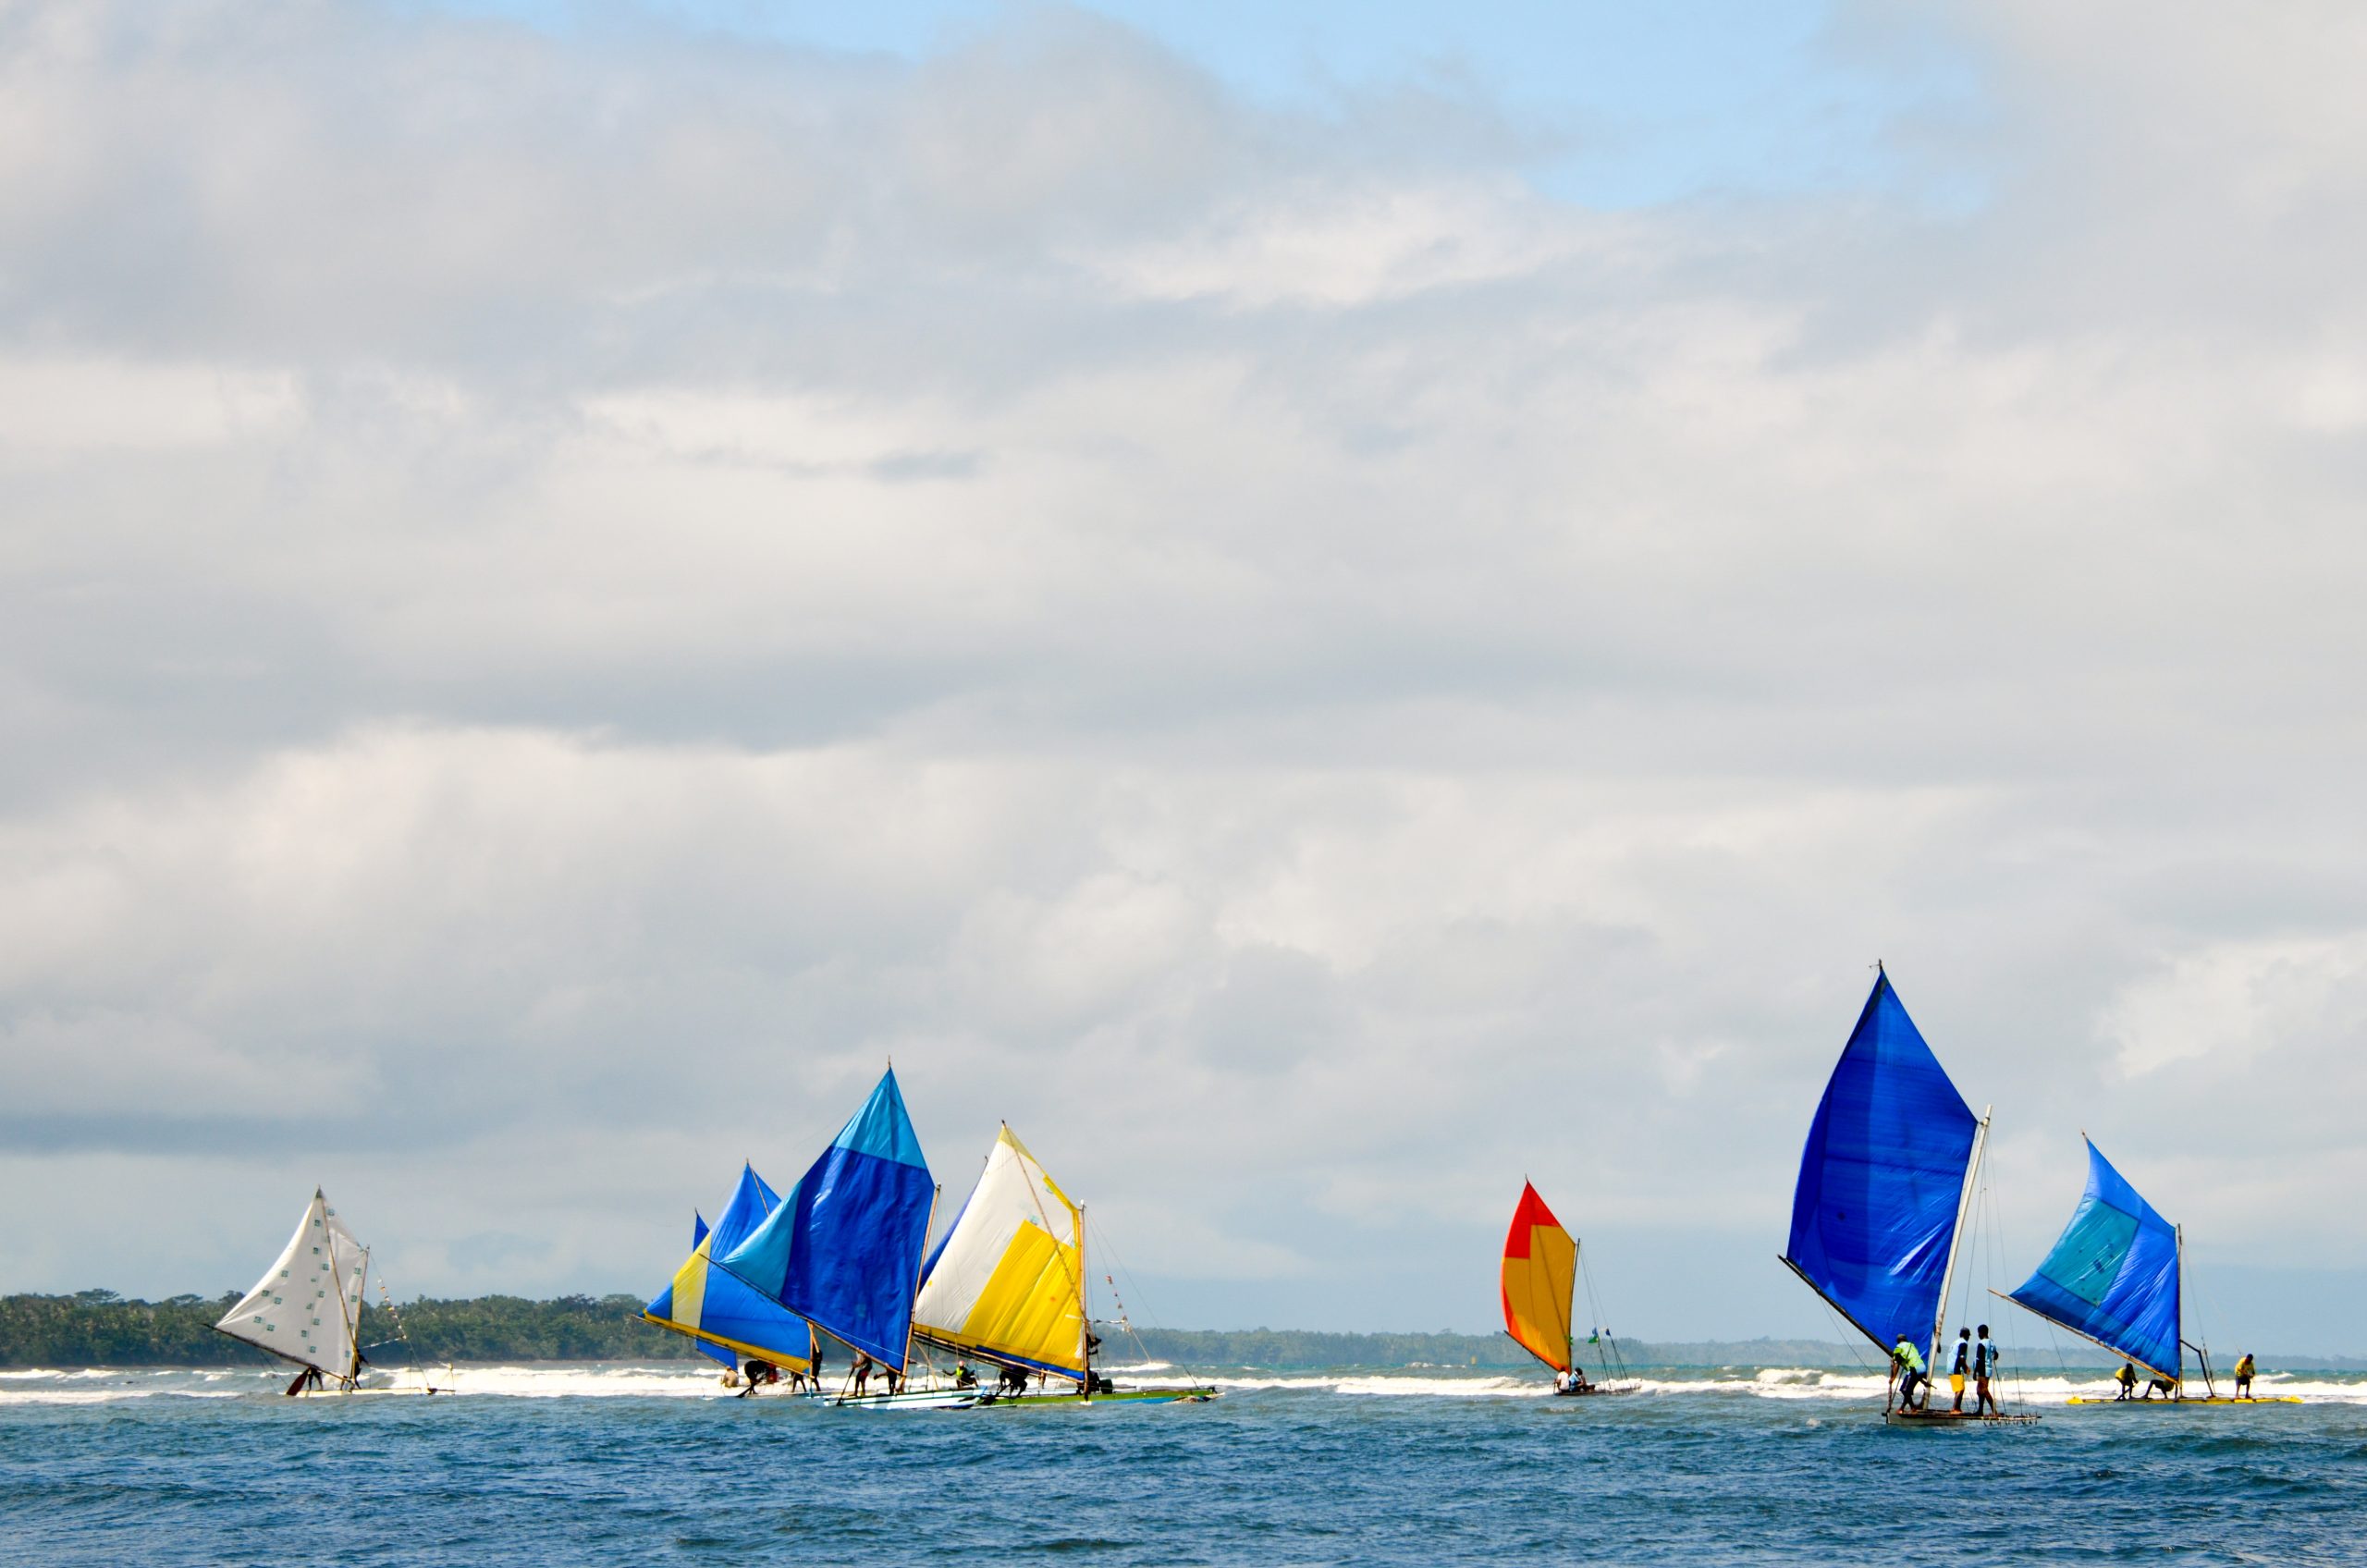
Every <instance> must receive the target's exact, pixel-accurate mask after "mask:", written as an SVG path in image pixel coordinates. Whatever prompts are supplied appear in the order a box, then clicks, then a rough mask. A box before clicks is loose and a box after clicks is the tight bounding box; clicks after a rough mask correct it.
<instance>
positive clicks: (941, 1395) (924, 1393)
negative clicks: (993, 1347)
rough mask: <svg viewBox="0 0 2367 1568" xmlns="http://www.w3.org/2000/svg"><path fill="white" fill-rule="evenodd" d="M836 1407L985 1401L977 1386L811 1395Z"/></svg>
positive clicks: (945, 1406)
mask: <svg viewBox="0 0 2367 1568" xmlns="http://www.w3.org/2000/svg"><path fill="white" fill-rule="evenodd" d="M805 1397H806V1398H808V1399H811V1400H813V1401H814V1402H815V1403H818V1404H827V1405H828V1406H829V1407H830V1408H831V1409H833V1410H967V1409H969V1408H970V1407H971V1406H972V1405H974V1404H979V1403H984V1402H983V1401H981V1400H980V1399H979V1398H978V1394H977V1390H975V1389H914V1390H908V1391H906V1392H904V1393H901V1394H808V1395H806V1396H805Z"/></svg>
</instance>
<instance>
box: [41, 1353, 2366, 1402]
mask: <svg viewBox="0 0 2367 1568" xmlns="http://www.w3.org/2000/svg"><path fill="white" fill-rule="evenodd" d="M1110 1373H1111V1375H1112V1376H1114V1377H1116V1378H1119V1379H1120V1380H1121V1382H1122V1383H1148V1384H1152V1385H1156V1384H1159V1383H1171V1382H1180V1381H1183V1380H1184V1379H1186V1378H1189V1379H1190V1380H1192V1381H1195V1382H1208V1383H1212V1384H1214V1385H1215V1386H1216V1387H1217V1388H1218V1389H1219V1390H1221V1391H1223V1392H1225V1393H1228V1394H1233V1395H1241V1396H1257V1395H1284V1396H1287V1395H1343V1396H1347V1397H1351V1398H1358V1399H1458V1400H1471V1399H1541V1398H1545V1397H1548V1396H1550V1395H1551V1392H1552V1388H1551V1384H1550V1383H1549V1382H1548V1381H1547V1380H1546V1379H1545V1378H1541V1377H1534V1376H1527V1375H1515V1374H1507V1373H1502V1372H1495V1371H1487V1370H1472V1371H1461V1370H1451V1369H1448V1368H1443V1367H1409V1368H1397V1369H1382V1368H1370V1367H1343V1368H1339V1369H1335V1370H1331V1371H1323V1372H1303V1371H1297V1370H1291V1371H1282V1370H1273V1371H1268V1370H1264V1369H1260V1368H1255V1367H1238V1368H1230V1369H1226V1370H1223V1371H1220V1372H1217V1373H1215V1374H1214V1375H1213V1376H1210V1375H1206V1374H1199V1373H1196V1372H1194V1371H1193V1369H1191V1368H1188V1367H1184V1368H1178V1367H1176V1366H1172V1365H1171V1364H1170V1363H1167V1362H1163V1361H1150V1362H1137V1363H1134V1364H1131V1365H1126V1366H1111V1367H1110ZM287 1380H288V1374H287V1373H285V1372H283V1371H280V1370H277V1369H276V1368H265V1369H249V1368H239V1369H236V1370H222V1369H210V1370H194V1369H162V1370H158V1369H141V1368H119V1367H82V1368H56V1367H28V1368H20V1369H15V1370H9V1371H0V1406H6V1405H11V1404H104V1403H112V1402H116V1401H122V1400H152V1399H246V1398H276V1397H277V1396H278V1393H279V1390H281V1389H282V1388H283V1387H285V1386H286V1383H287ZM431 1386H432V1387H433V1388H434V1389H435V1391H436V1392H437V1393H439V1394H452V1395H457V1396H459V1397H460V1398H463V1399H520V1400H548V1399H715V1398H722V1397H727V1396H728V1395H729V1393H730V1391H731V1390H727V1389H726V1388H725V1387H724V1386H723V1385H722V1383H721V1381H720V1376H719V1373H718V1371H717V1369H716V1368H714V1367H712V1366H693V1365H689V1364H669V1365H661V1366H652V1365H636V1364H621V1363H620V1364H588V1365H587V1364H573V1365H533V1366H520V1365H493V1364H465V1365H460V1366H433V1367H427V1368H424V1369H417V1370H413V1369H405V1370H400V1371H395V1372H385V1371H381V1372H378V1373H375V1374H374V1375H373V1376H372V1377H371V1378H370V1379H369V1381H368V1385H367V1386H365V1387H364V1388H363V1389H362V1390H361V1391H362V1394H364V1395H376V1396H388V1397H391V1396H401V1395H417V1394H419V1393H421V1392H423V1391H424V1390H425V1389H426V1388H427V1387H431ZM1610 1386H1611V1387H1612V1388H1613V1389H1615V1390H1618V1391H1621V1392H1625V1393H1632V1394H1636V1395H1640V1396H1645V1397H1649V1398H1654V1399H1687V1398H1719V1399H1753V1400H1768V1401H1778V1402H1782V1401H1790V1402H1800V1403H1818V1402H1822V1403H1846V1402H1855V1403H1880V1402H1881V1400H1882V1398H1883V1377H1882V1375H1881V1374H1880V1373H1878V1372H1867V1371H1863V1370H1836V1369H1834V1368H1831V1367H1818V1366H1768V1367H1732V1368H1719V1369H1705V1370H1702V1371H1698V1372H1696V1371H1689V1370H1688V1371H1671V1370H1667V1369H1663V1368H1650V1369H1645V1370H1643V1371H1639V1372H1637V1373H1636V1374H1634V1375H1632V1376H1629V1377H1625V1378H1614V1379H1613V1380H1612V1381H1611V1384H1610ZM1945 1386H1946V1385H1945V1384H1944V1383H1943V1384H1942V1388H1943V1390H1944V1389H1945ZM2221 1387H2222V1389H2223V1390H2225V1389H2226V1383H2225V1382H2224V1380H2223V1382H2222V1385H2221ZM2256 1387H2257V1389H2258V1391H2259V1392H2260V1393H2262V1394H2263V1395H2275V1396H2283V1395H2298V1396H2300V1398H2301V1399H2302V1400H2304V1401H2307V1402H2308V1403H2339V1404H2367V1376H2359V1375H2344V1374H2327V1373H2264V1374H2263V1375H2262V1377H2261V1378H2260V1379H2259V1382H2258V1384H2257V1385H2256ZM1999 1391H2000V1393H2001V1395H2002V1396H2003V1397H2004V1398H2005V1401H2006V1402H2007V1403H2009V1404H2017V1405H2040V1406H2043V1405H2054V1404H2061V1403H2063V1402H2064V1401H2066V1400H2067V1399H2068V1398H2070V1397H2071V1396H2072V1395H2075V1394H2077V1395H2080V1396H2083V1397H2086V1398H2091V1399H2105V1400H2109V1399H2110V1398H2111V1397H2112V1395H2113V1392H2114V1388H2113V1384H2112V1381H2111V1379H2110V1378H2107V1377H2105V1376H2103V1375H2102V1374H2095V1375H2077V1374H2072V1375H2064V1374H2048V1375H2046V1376H2042V1377H2029V1378H2018V1379H2017V1378H2010V1377H2009V1378H2005V1379H2003V1380H2002V1382H2001V1384H2000V1389H1999Z"/></svg>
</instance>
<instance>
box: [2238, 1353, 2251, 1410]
mask: <svg viewBox="0 0 2367 1568" xmlns="http://www.w3.org/2000/svg"><path fill="white" fill-rule="evenodd" d="M2236 1397H2237V1398H2238V1399H2250V1398H2251V1397H2252V1353H2251V1352H2250V1351H2246V1352H2244V1354H2243V1355H2242V1357H2241V1358H2240V1359H2239V1360H2238V1361H2237V1363H2236Z"/></svg>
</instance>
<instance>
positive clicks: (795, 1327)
mask: <svg viewBox="0 0 2367 1568" xmlns="http://www.w3.org/2000/svg"><path fill="white" fill-rule="evenodd" d="M779 1207H780V1198H779V1195H778V1194H775V1193H774V1191H773V1190H772V1189H771V1188H770V1187H768V1186H767V1185H765V1179H764V1178H763V1177H761V1176H759V1175H757V1174H756V1171H755V1168H754V1166H750V1165H742V1167H741V1168H740V1184H739V1185H738V1186H737V1187H735V1188H734V1189H732V1193H731V1201H730V1203H727V1204H725V1205H724V1206H723V1212H722V1213H721V1214H718V1215H717V1216H716V1219H715V1228H714V1229H713V1230H711V1231H710V1230H708V1229H707V1227H706V1223H705V1220H703V1219H698V1218H697V1217H696V1216H695V1215H694V1216H693V1231H692V1237H691V1256H689V1257H688V1258H687V1259H686V1260H684V1262H683V1264H682V1267H681V1268H678V1269H676V1270H675V1271H674V1278H673V1279H672V1280H670V1281H668V1284H667V1286H666V1288H665V1289H664V1290H662V1291H660V1292H657V1299H656V1300H655V1301H653V1302H651V1303H650V1304H649V1305H647V1306H646V1307H644V1308H643V1309H642V1314H641V1315H642V1317H644V1318H646V1319H647V1320H648V1321H650V1322H652V1323H655V1324H656V1325H657V1326H658V1327H659V1328H661V1329H673V1330H674V1331H675V1332H676V1333H678V1334H687V1335H689V1336H690V1337H691V1338H692V1339H693V1340H696V1341H698V1343H699V1348H700V1349H702V1350H704V1351H705V1352H706V1353H707V1354H709V1355H711V1356H713V1357H715V1359H716V1360H717V1361H720V1362H722V1363H723V1364H724V1365H725V1366H736V1365H737V1364H738V1362H737V1356H739V1355H748V1356H754V1357H755V1358H757V1359H759V1360H762V1361H769V1362H771V1363H773V1364H774V1365H775V1366H786V1367H789V1368H791V1369H792V1370H794V1371H799V1372H803V1370H805V1368H806V1366H807V1365H808V1357H809V1355H810V1354H811V1351H812V1345H813V1333H812V1330H810V1329H807V1328H806V1326H805V1320H804V1319H803V1318H802V1317H798V1316H797V1315H796V1314H795V1313H793V1312H791V1311H789V1310H788V1309H787V1308H786V1307H783V1306H782V1305H780V1304H779V1302H777V1301H772V1300H768V1299H767V1297H766V1296H765V1295H764V1294H763V1293H762V1292H758V1291H756V1290H755V1289H754V1288H753V1287H752V1286H750V1285H749V1284H748V1283H747V1281H745V1280H742V1279H740V1278H738V1277H737V1276H735V1275H733V1274H731V1273H729V1272H727V1271H726V1270H724V1269H722V1268H717V1267H716V1266H715V1261H714V1260H715V1259H716V1258H717V1256H720V1254H721V1253H722V1252H723V1251H725V1250H729V1249H730V1248H731V1247H734V1246H737V1245H739V1244H740V1243H741V1242H742V1241H744V1240H746V1239H747V1237H748V1236H749V1234H750V1233H751V1232H753V1231H755V1230H756V1229H757V1227H759V1226H760V1225H762V1224H763V1223H764V1221H765V1219H766V1218H767V1216H768V1215H771V1214H772V1213H774V1212H775V1211H777V1210H778V1209H779Z"/></svg>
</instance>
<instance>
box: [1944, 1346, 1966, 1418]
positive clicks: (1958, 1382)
mask: <svg viewBox="0 0 2367 1568" xmlns="http://www.w3.org/2000/svg"><path fill="white" fill-rule="evenodd" d="M1971 1375H1972V1330H1971V1329H1957V1330H1956V1365H1954V1366H1950V1367H1949V1368H1948V1387H1949V1388H1950V1389H1952V1390H1955V1391H1956V1406H1955V1409H1956V1414H1957V1415H1963V1414H1964V1380H1965V1379H1966V1378H1968V1377H1970V1376H1971Z"/></svg>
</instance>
